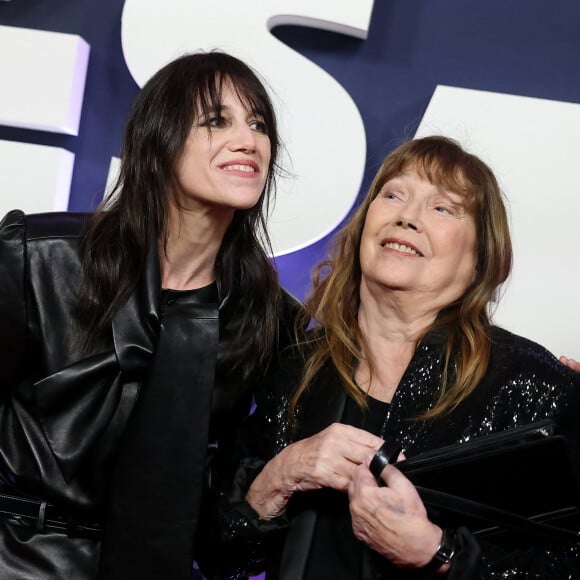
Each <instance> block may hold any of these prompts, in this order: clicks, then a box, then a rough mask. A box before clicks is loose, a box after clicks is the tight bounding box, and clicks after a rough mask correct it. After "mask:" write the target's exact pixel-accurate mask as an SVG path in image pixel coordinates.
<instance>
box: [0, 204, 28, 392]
mask: <svg viewBox="0 0 580 580" xmlns="http://www.w3.org/2000/svg"><path fill="white" fill-rule="evenodd" d="M25 262H26V243H25V216H24V213H23V212H21V211H19V210H14V211H11V212H10V213H8V214H7V215H6V217H4V219H3V220H2V222H1V223H0V280H1V281H2V284H0V320H1V321H2V323H1V325H0V353H1V354H0V356H1V357H2V358H1V360H2V364H0V397H4V395H5V393H6V390H7V389H8V388H9V386H10V385H11V384H13V383H14V381H15V380H16V379H17V378H18V376H19V374H20V371H21V369H22V368H23V366H24V364H25V356H26V349H27V305H26V287H25V275H26V271H25Z"/></svg>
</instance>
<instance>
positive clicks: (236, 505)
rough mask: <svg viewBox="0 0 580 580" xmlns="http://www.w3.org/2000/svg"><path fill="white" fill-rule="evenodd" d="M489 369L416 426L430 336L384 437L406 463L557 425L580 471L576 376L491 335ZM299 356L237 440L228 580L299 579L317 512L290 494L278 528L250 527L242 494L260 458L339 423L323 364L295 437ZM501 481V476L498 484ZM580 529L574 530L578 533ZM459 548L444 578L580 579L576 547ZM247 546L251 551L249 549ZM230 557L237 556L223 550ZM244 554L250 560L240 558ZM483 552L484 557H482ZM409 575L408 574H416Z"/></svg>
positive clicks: (428, 386)
mask: <svg viewBox="0 0 580 580" xmlns="http://www.w3.org/2000/svg"><path fill="white" fill-rule="evenodd" d="M492 336H493V346H492V353H491V360H490V365H489V368H488V369H487V372H486V374H485V376H484V378H483V379H482V381H481V383H480V384H479V385H478V387H477V388H476V389H475V391H474V392H473V393H472V394H471V395H470V396H469V397H468V398H467V399H465V400H464V401H463V402H462V403H461V405H460V406H459V407H458V408H456V409H455V410H454V411H453V412H452V413H451V414H450V415H447V416H445V417H443V418H442V419H438V420H432V421H422V420H417V419H416V417H418V416H419V415H420V414H421V412H423V411H425V410H426V409H428V408H429V407H430V406H432V405H433V402H434V400H435V398H436V395H437V393H438V388H439V387H438V385H439V378H440V363H441V354H442V343H443V338H442V337H441V336H438V335H436V334H432V335H428V336H427V337H426V338H425V339H424V340H423V341H422V342H421V343H420V344H419V346H418V347H417V349H416V352H415V354H414V356H413V358H412V360H411V362H410V363H409V366H408V368H407V369H406V371H405V373H404V376H403V378H402V379H401V382H400V384H399V386H398V388H397V391H396V393H395V396H394V398H393V400H392V403H391V405H390V407H389V411H388V414H387V416H386V417H385V422H384V426H383V430H382V435H383V436H385V437H386V436H392V437H395V438H396V439H398V440H399V441H400V442H401V443H402V444H403V449H404V452H405V454H406V456H407V457H413V456H414V455H417V454H419V453H422V452H425V451H429V450H431V449H435V448H438V447H441V446H444V445H449V444H454V443H461V442H465V441H467V440H470V439H473V438H475V437H479V436H483V435H486V434H490V433H494V432H498V431H503V430H506V429H510V428H512V427H516V426H520V425H524V424H528V423H531V422H535V421H540V420H543V419H546V418H552V419H554V420H556V421H557V422H558V423H559V424H560V425H561V428H562V430H564V431H566V433H567V434H568V436H569V437H570V439H571V444H572V447H573V449H575V453H574V457H575V460H576V464H577V465H578V466H580V452H579V451H578V450H579V449H580V375H579V374H577V373H574V372H572V371H570V369H568V368H566V367H564V366H563V365H562V364H561V363H560V362H559V361H558V360H557V359H556V358H555V357H554V356H553V355H552V354H550V353H549V352H548V351H547V350H546V349H544V348H543V347H541V346H539V345H538V344H536V343H534V342H532V341H530V340H527V339H525V338H522V337H519V336H516V335H514V334H511V333H509V332H507V331H505V330H502V329H500V328H496V327H494V328H493V329H492ZM302 360H303V358H302V357H301V356H299V355H297V354H296V352H288V353H287V355H286V356H285V357H284V359H283V360H281V361H280V364H279V365H278V367H277V368H276V369H275V370H274V371H273V372H272V373H271V376H270V378H269V380H268V381H266V382H265V383H264V384H262V385H261V388H260V389H259V390H258V391H257V392H256V403H257V408H256V411H255V413H254V414H253V415H252V417H251V418H250V421H249V424H248V425H247V430H246V432H245V433H244V435H243V436H242V442H243V445H242V448H243V452H242V453H243V454H244V455H245V459H243V460H242V461H241V467H240V468H239V470H238V474H237V479H236V485H235V487H234V489H233V491H231V492H230V496H229V503H228V509H227V510H226V513H225V516H224V521H225V522H226V525H225V528H224V529H225V531H224V536H225V537H226V538H227V539H228V541H230V542H231V546H232V547H235V546H242V545H244V543H245V544H246V551H245V552H244V550H243V549H241V548H239V555H240V559H239V560H237V561H236V562H235V564H232V565H231V569H230V570H229V572H228V573H226V574H225V576H228V575H229V577H230V578H243V577H245V576H244V574H245V572H246V570H247V569H248V568H250V569H251V568H252V567H254V568H256V567H257V568H266V569H267V578H268V579H270V578H281V579H288V580H289V579H293V580H297V579H300V578H302V577H303V574H304V570H305V568H306V563H307V560H308V552H309V548H310V546H311V541H312V537H313V534H314V529H315V525H316V517H317V516H316V511H315V509H314V507H313V506H312V505H309V504H308V502H307V501H303V499H304V496H307V495H308V494H302V497H300V494H297V495H295V496H294V497H293V498H292V500H291V502H290V504H289V506H288V510H287V512H286V516H285V517H282V518H279V519H278V520H274V521H269V522H263V521H259V520H257V517H256V514H255V512H253V510H252V509H251V508H250V507H249V506H248V504H246V503H245V502H244V495H245V491H246V490H247V488H248V487H249V485H250V484H251V481H252V480H253V477H255V475H256V474H257V473H258V472H259V470H260V468H261V466H262V465H263V462H264V460H267V459H269V458H271V457H272V456H273V455H274V454H276V453H277V452H279V451H280V450H281V449H282V448H283V447H284V446H286V445H287V444H288V443H290V442H292V441H293V440H296V439H301V438H305V437H308V436H310V435H313V434H315V433H317V432H318V431H321V430H322V429H324V428H325V427H327V426H328V425H330V424H331V423H333V422H337V421H340V420H341V417H342V415H343V410H344V405H345V402H346V396H347V395H346V392H345V390H344V389H343V387H342V386H341V384H340V380H339V378H338V376H337V373H336V371H335V370H334V369H333V368H332V367H331V366H330V365H327V366H326V367H324V368H323V369H322V371H321V372H320V373H319V375H318V377H317V379H316V381H315V384H312V385H311V386H310V388H309V389H308V391H307V392H306V393H305V394H304V395H303V397H302V399H301V403H300V406H299V409H298V416H299V427H298V432H297V433H292V430H291V428H290V426H289V423H288V413H287V412H288V403H289V400H290V397H291V395H292V392H293V389H295V388H296V386H297V384H298V382H299V378H300V373H301V369H302V362H301V361H302ZM501 480H502V475H501V474H499V475H498V485H500V486H501ZM578 529H580V526H579V528H578ZM457 539H458V542H459V545H460V547H461V549H460V551H459V554H458V556H457V557H456V558H454V563H453V566H452V568H451V571H450V573H449V574H448V578H450V579H452V580H455V579H458V578H461V579H470V580H471V579H473V578H493V579H500V578H501V579H506V580H507V579H512V578H529V579H531V578H534V579H540V578H542V579H544V578H545V579H548V578H549V579H557V578H580V549H579V548H578V547H565V548H557V549H552V548H546V547H545V546H538V545H535V546H534V547H527V549H524V550H517V551H512V550H506V549H505V548H502V547H500V546H494V545H493V544H491V543H489V541H488V542H487V543H486V542H485V541H483V540H482V541H481V542H477V541H476V540H475V538H474V536H473V535H472V534H471V533H470V532H469V531H468V530H467V529H465V528H461V530H460V531H459V533H458V537H457ZM248 545H249V549H248ZM230 553H231V554H232V555H233V554H235V553H236V550H235V549H234V548H232V549H231V552H230ZM247 554H249V555H250V560H251V561H249V562H248V561H245V562H244V560H243V556H244V555H247ZM480 554H481V556H480ZM383 564H384V567H383V569H382V570H380V571H379V573H378V574H379V575H378V578H407V577H412V578H417V577H422V576H421V574H420V573H419V574H418V575H417V574H416V573H412V572H408V571H404V570H400V569H399V570H398V569H395V568H394V567H393V566H392V565H390V564H389V563H388V562H387V561H386V560H384V561H383ZM414 574H415V575H414Z"/></svg>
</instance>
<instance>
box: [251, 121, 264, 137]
mask: <svg viewBox="0 0 580 580" xmlns="http://www.w3.org/2000/svg"><path fill="white" fill-rule="evenodd" d="M249 126H250V129H252V131H257V132H258V133H263V134H264V135H267V134H268V127H266V123H264V121H261V120H260V119H256V120H254V121H250V123H249Z"/></svg>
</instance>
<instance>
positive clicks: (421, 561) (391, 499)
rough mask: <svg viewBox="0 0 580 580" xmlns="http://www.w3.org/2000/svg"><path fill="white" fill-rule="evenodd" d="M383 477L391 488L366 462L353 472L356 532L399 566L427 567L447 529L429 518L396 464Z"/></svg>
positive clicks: (351, 493)
mask: <svg viewBox="0 0 580 580" xmlns="http://www.w3.org/2000/svg"><path fill="white" fill-rule="evenodd" d="M382 477H383V479H384V481H385V483H386V484H387V485H388V487H379V486H378V485H377V483H376V481H375V479H374V477H373V476H372V474H371V472H370V471H369V470H368V467H367V466H366V465H361V466H359V467H357V469H356V470H355V472H354V473H353V477H352V482H351V484H350V486H349V489H348V496H349V499H350V513H351V516H352V527H353V531H354V535H355V536H356V537H357V538H358V539H359V540H361V541H363V542H365V544H367V545H368V546H370V547H371V548H372V549H373V550H375V551H376V552H378V553H379V554H381V555H382V556H384V557H385V558H387V559H388V560H390V561H391V562H393V563H394V564H395V565H397V566H400V567H402V568H421V567H423V566H426V565H427V564H428V563H429V562H430V561H431V559H432V557H433V555H434V554H435V552H436V551H437V548H438V546H439V543H440V542H441V538H442V534H443V532H442V530H441V528H439V527H438V526H436V525H435V524H433V523H432V522H430V521H429V519H428V518H427V511H426V510H425V506H424V505H423V502H422V501H421V498H420V497H419V494H418V493H417V490H416V489H415V487H414V486H413V484H412V483H411V482H410V481H409V480H408V479H407V478H406V477H405V476H404V475H403V474H402V473H401V472H400V471H399V470H398V469H397V468H396V467H393V466H392V465H387V466H386V467H385V469H384V470H383V473H382ZM441 572H445V570H444V569H442V570H441Z"/></svg>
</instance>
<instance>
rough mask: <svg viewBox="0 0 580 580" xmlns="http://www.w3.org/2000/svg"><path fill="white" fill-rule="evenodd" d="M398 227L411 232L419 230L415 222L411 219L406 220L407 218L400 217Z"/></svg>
mask: <svg viewBox="0 0 580 580" xmlns="http://www.w3.org/2000/svg"><path fill="white" fill-rule="evenodd" d="M397 225H398V226H399V227H401V228H404V229H410V230H415V231H418V230H419V227H418V225H417V224H416V223H415V221H411V220H410V219H409V218H406V217H400V218H399V219H398V220H397Z"/></svg>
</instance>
